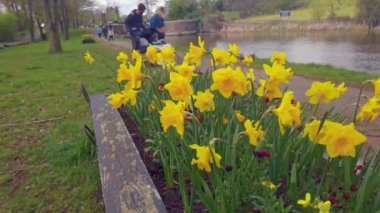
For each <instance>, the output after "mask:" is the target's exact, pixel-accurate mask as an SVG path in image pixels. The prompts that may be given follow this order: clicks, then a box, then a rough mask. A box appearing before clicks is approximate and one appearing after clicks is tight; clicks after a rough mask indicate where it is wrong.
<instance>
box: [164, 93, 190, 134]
mask: <svg viewBox="0 0 380 213" xmlns="http://www.w3.org/2000/svg"><path fill="white" fill-rule="evenodd" d="M184 110H185V104H184V103H183V102H179V103H177V104H175V103H174V102H173V101H171V100H169V101H165V107H164V108H163V109H162V110H161V111H160V121H161V125H162V128H163V129H164V132H167V131H168V129H169V127H171V126H173V127H174V128H176V130H177V132H178V134H179V135H180V136H181V137H183V135H184V131H185V127H184V125H185V124H184V119H185V115H184Z"/></svg>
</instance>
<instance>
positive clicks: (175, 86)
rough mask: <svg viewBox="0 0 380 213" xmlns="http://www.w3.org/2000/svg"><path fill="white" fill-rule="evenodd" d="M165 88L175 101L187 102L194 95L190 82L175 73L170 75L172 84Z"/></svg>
mask: <svg viewBox="0 0 380 213" xmlns="http://www.w3.org/2000/svg"><path fill="white" fill-rule="evenodd" d="M164 88H165V89H166V90H168V91H169V94H170V96H171V97H172V99H173V100H175V101H186V102H187V101H188V100H189V98H190V96H191V95H193V88H192V87H191V85H190V82H189V80H187V78H185V77H183V76H182V75H180V74H178V73H175V72H171V73H170V82H169V83H167V84H166V85H165V87H164Z"/></svg>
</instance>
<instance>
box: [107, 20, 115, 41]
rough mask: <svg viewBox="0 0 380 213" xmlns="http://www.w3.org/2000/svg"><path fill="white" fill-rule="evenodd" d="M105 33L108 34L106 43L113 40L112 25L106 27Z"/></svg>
mask: <svg viewBox="0 0 380 213" xmlns="http://www.w3.org/2000/svg"><path fill="white" fill-rule="evenodd" d="M107 32H108V41H110V40H114V35H115V34H114V32H113V28H112V25H111V24H109V25H108V27H107Z"/></svg>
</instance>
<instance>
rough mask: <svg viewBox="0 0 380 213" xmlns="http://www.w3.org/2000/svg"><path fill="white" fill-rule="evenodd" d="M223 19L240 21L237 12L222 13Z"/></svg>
mask: <svg viewBox="0 0 380 213" xmlns="http://www.w3.org/2000/svg"><path fill="white" fill-rule="evenodd" d="M223 18H224V19H225V20H235V19H240V12H238V11H224V12H223Z"/></svg>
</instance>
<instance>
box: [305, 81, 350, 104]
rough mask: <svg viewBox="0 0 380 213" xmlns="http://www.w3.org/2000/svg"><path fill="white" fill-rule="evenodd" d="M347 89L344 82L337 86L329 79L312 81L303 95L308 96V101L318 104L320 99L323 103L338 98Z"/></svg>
mask: <svg viewBox="0 0 380 213" xmlns="http://www.w3.org/2000/svg"><path fill="white" fill-rule="evenodd" d="M346 91H347V88H346V87H345V85H344V83H342V84H340V85H339V86H338V87H337V88H336V87H335V84H333V83H332V82H331V81H326V82H323V83H322V82H320V81H314V82H313V83H312V84H311V87H310V89H309V90H307V91H306V93H305V95H306V96H309V97H310V99H309V103H311V104H318V103H319V102H320V101H322V102H324V103H329V102H330V101H332V100H334V99H337V98H339V97H340V96H341V95H343V94H344V93H345V92H346Z"/></svg>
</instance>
